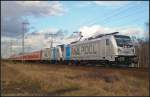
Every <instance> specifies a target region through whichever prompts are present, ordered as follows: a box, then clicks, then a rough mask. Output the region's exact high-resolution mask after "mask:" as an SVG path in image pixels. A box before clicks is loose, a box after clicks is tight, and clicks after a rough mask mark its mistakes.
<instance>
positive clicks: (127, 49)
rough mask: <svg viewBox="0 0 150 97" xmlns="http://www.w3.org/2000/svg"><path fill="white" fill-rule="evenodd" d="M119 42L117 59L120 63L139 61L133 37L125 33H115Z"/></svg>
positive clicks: (117, 42)
mask: <svg viewBox="0 0 150 97" xmlns="http://www.w3.org/2000/svg"><path fill="white" fill-rule="evenodd" d="M114 37H115V40H116V44H117V57H116V58H115V61H116V62H117V63H119V64H125V65H131V64H132V63H137V58H136V54H135V47H134V45H133V42H132V41H131V38H130V37H129V36H124V35H114Z"/></svg>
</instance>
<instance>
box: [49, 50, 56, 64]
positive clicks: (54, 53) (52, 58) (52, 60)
mask: <svg viewBox="0 0 150 97" xmlns="http://www.w3.org/2000/svg"><path fill="white" fill-rule="evenodd" d="M56 51H57V50H56V48H55V47H54V48H52V49H51V59H50V60H51V62H52V64H55V63H56V59H57V58H56V53H57V52H56Z"/></svg>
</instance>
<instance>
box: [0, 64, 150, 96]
mask: <svg viewBox="0 0 150 97" xmlns="http://www.w3.org/2000/svg"><path fill="white" fill-rule="evenodd" d="M1 69H2V70H1V75H2V76H1V77H2V78H1V83H2V91H1V93H2V95H14V96H15V95H19V96H24V95H25V96H26V95H27V96H30V95H34V96H38V95H68V96H72V95H73V96H76V95H77V96H79V95H80V96H91V95H92V96H93V95H94V96H96V95H99V96H105V95H106V96H110V95H114V96H120V95H121V96H124V95H125V96H127V95H131V96H132V95H134V96H148V95H149V73H148V70H140V69H139V71H138V70H137V69H136V70H135V69H134V70H133V69H132V68H131V69H122V68H101V67H99V68H97V67H84V66H67V65H60V64H58V65H52V64H41V63H25V64H22V63H19V62H6V61H5V62H2V63H1Z"/></svg>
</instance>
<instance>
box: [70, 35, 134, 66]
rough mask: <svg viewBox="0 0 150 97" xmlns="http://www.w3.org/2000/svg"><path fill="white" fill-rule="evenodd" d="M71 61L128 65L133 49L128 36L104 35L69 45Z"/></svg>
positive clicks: (132, 57)
mask: <svg viewBox="0 0 150 97" xmlns="http://www.w3.org/2000/svg"><path fill="white" fill-rule="evenodd" d="M70 46H71V60H77V61H87V62H99V61H102V62H105V63H107V64H109V63H110V64H113V63H114V64H126V65H130V64H131V63H133V62H134V60H135V48H134V47H133V44H132V41H131V39H130V37H129V36H124V35H105V36H102V37H100V38H95V39H91V40H85V41H80V42H77V43H74V44H71V45H70Z"/></svg>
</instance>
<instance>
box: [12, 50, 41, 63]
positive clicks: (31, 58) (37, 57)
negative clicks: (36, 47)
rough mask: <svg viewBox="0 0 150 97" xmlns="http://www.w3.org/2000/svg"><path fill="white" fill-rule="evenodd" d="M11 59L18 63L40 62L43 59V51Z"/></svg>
mask: <svg viewBox="0 0 150 97" xmlns="http://www.w3.org/2000/svg"><path fill="white" fill-rule="evenodd" d="M10 59H11V60H16V61H22V60H24V61H40V60H41V59H42V51H41V50H40V51H35V52H31V53H26V54H22V55H16V56H11V57H10Z"/></svg>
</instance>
